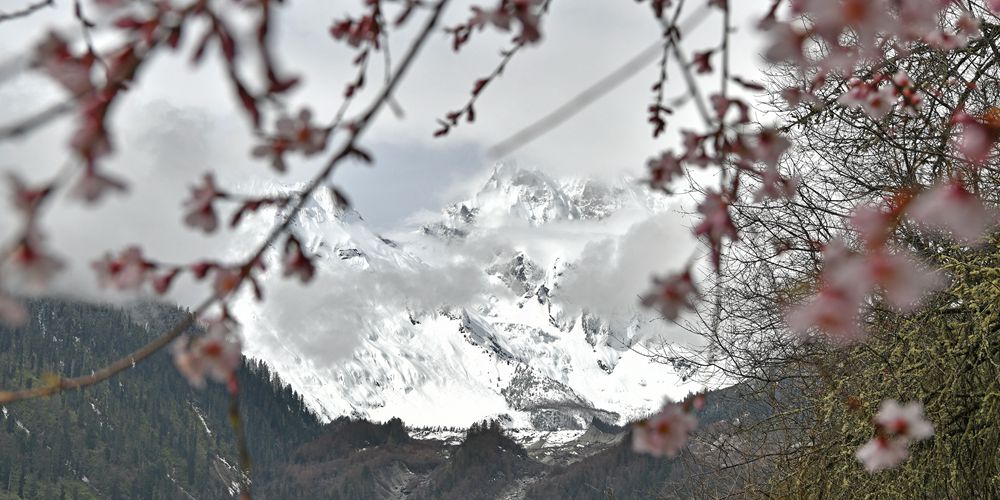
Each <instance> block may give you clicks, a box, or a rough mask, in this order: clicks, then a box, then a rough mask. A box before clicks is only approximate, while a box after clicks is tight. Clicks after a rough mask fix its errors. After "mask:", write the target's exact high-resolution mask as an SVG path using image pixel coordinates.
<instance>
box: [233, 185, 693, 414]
mask: <svg viewBox="0 0 1000 500" xmlns="http://www.w3.org/2000/svg"><path fill="white" fill-rule="evenodd" d="M314 201H315V203H313V204H311V205H310V206H309V207H308V208H307V209H306V210H305V211H304V212H303V213H302V215H301V216H300V218H299V220H298V221H297V222H296V223H297V224H298V226H299V229H301V230H302V231H301V232H302V234H304V235H314V236H312V239H311V240H309V241H308V242H307V243H306V245H307V247H308V250H309V251H310V252H311V253H313V254H316V255H318V256H319V257H320V260H318V261H317V267H318V278H317V280H316V282H314V283H312V284H310V285H309V286H308V287H301V286H299V285H297V284H294V283H289V282H288V280H283V279H281V277H280V272H279V271H275V270H274V269H275V268H278V269H279V270H280V266H279V265H278V263H277V262H273V263H272V264H271V266H270V269H272V271H269V272H270V275H269V276H268V277H267V278H266V285H265V286H266V288H267V290H268V292H269V293H272V294H275V295H279V294H280V295H282V296H285V295H286V294H291V295H292V296H295V297H297V300H295V301H293V304H292V305H291V306H289V305H288V304H287V301H285V300H282V301H281V304H280V305H275V304H271V303H272V302H277V301H268V302H265V303H264V305H263V306H258V305H257V304H255V303H253V302H252V300H251V299H249V298H246V299H241V300H240V301H239V302H238V303H237V304H236V306H235V310H236V312H237V314H238V315H239V317H240V318H241V319H243V320H244V323H245V325H244V335H245V336H246V337H247V347H248V349H249V351H248V353H247V354H248V355H250V356H253V357H258V358H262V359H264V360H266V361H267V362H268V363H269V364H271V365H272V366H273V367H274V368H275V369H276V370H277V372H278V373H279V374H280V375H281V377H282V378H283V379H285V380H286V381H287V382H289V383H290V384H291V385H292V386H293V387H294V388H295V389H296V390H298V391H300V392H301V393H302V394H303V395H304V396H305V398H306V400H307V402H308V404H309V405H310V406H311V407H312V408H313V409H315V410H316V411H317V412H318V413H319V414H320V415H321V416H322V417H323V418H326V419H333V418H336V417H338V416H341V415H353V416H362V417H366V418H369V419H373V420H378V421H381V420H387V419H389V418H392V417H400V418H402V419H403V420H404V421H405V422H406V423H407V424H408V425H413V426H427V427H431V426H455V427H465V426H468V425H469V424H471V423H472V422H475V421H478V420H483V419H485V418H500V419H501V421H502V422H504V424H505V425H506V426H507V427H509V428H511V429H523V430H525V432H534V431H540V432H551V431H557V430H558V431H578V432H582V431H583V430H584V429H586V427H587V425H588V423H589V422H590V421H591V419H592V418H595V417H596V418H599V419H601V420H604V421H606V422H609V423H623V422H624V421H626V420H628V419H632V418H636V417H638V416H643V415H645V414H647V413H648V412H650V411H652V410H653V409H655V408H656V407H658V406H659V404H660V403H661V402H662V400H663V397H664V396H670V397H673V398H680V397H683V396H684V395H685V394H687V393H688V392H689V391H692V390H697V389H698V388H699V387H698V386H696V385H695V384H692V383H682V382H681V380H680V377H679V376H678V375H677V374H676V373H674V372H673V371H672V370H671V369H670V368H669V367H668V366H666V365H663V364H660V363H655V362H650V360H649V357H648V355H647V354H648V352H649V349H650V348H654V349H655V348H656V346H658V345H659V344H662V343H663V342H669V343H670V344H672V345H686V344H690V343H691V342H693V340H692V339H690V338H687V337H685V336H684V335H683V334H682V333H680V330H679V329H678V328H676V327H672V326H671V325H668V324H666V323H664V322H663V321H661V320H658V319H656V317H655V316H654V315H653V314H652V313H651V312H650V311H646V310H642V309H641V308H639V307H638V305H637V304H638V298H637V297H638V295H639V294H641V293H643V292H644V291H645V290H646V287H647V286H648V284H649V277H650V275H651V274H653V273H654V272H663V271H667V270H670V269H677V268H678V267H680V266H682V265H683V262H679V261H678V260H677V259H680V258H685V257H686V256H687V255H689V254H690V249H691V247H692V245H693V242H689V241H678V240H677V238H676V236H671V235H676V234H681V233H683V231H681V230H680V226H681V224H682V221H681V219H680V217H679V216H677V215H676V214H673V213H672V212H671V211H670V210H669V209H668V208H669V207H668V206H667V204H666V198H665V197H663V196H661V195H658V194H656V193H651V192H650V191H648V190H647V189H646V188H645V187H643V186H641V185H640V184H639V183H638V182H635V181H631V180H628V179H621V180H617V181H614V182H600V181H596V180H579V179H565V180H554V179H551V178H550V177H548V176H546V175H545V174H543V173H540V172H538V171H534V170H528V169H522V168H518V167H516V166H511V165H498V166H497V167H495V168H494V170H493V171H492V175H491V176H490V177H489V179H488V180H487V181H486V182H485V183H484V184H483V185H482V188H481V189H480V190H479V191H477V192H475V193H472V195H471V197H470V198H469V199H467V200H465V201H461V202H458V203H455V204H453V205H451V206H449V207H447V208H445V209H444V210H443V211H442V212H441V214H439V215H438V216H435V217H434V218H431V219H430V220H424V221H420V222H419V223H417V224H416V225H415V226H414V227H409V228H405V229H403V230H400V231H396V232H393V233H391V234H387V235H382V234H378V233H376V232H375V231H374V230H372V229H371V228H370V227H369V226H368V225H367V223H366V222H365V220H364V218H363V217H362V215H361V214H358V213H357V212H354V211H353V210H350V209H347V210H344V209H339V208H337V207H335V206H334V204H333V202H332V200H331V199H330V197H329V195H328V194H327V193H323V194H321V195H319V196H317V197H316V199H315V200H314ZM266 230H267V226H266V225H262V227H261V228H259V231H260V232H263V231H266ZM651 266H652V267H651ZM258 307H263V308H264V310H263V311H262V312H260V313H259V314H256V313H255V312H254V311H255V310H256V309H257V308H258ZM345 353H347V354H345Z"/></svg>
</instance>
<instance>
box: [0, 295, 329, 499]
mask: <svg viewBox="0 0 1000 500" xmlns="http://www.w3.org/2000/svg"><path fill="white" fill-rule="evenodd" d="M28 305H29V308H30V319H29V321H28V322H26V323H25V324H24V325H22V326H21V327H19V328H13V329H12V328H7V327H4V326H2V323H0V387H2V388H4V389H8V388H24V387H32V386H34V385H38V384H43V383H45V378H46V376H47V375H46V374H53V373H58V374H61V375H63V376H77V375H80V374H85V373H87V372H88V371H90V370H92V369H94V368H96V367H100V366H102V365H104V364H106V363H107V362H109V361H110V360H113V359H115V358H117V357H120V356H122V355H124V354H126V353H128V352H130V351H131V350H132V349H134V348H136V347H138V346H140V345H142V344H143V343H145V342H147V341H148V340H149V339H150V338H151V336H152V334H153V333H155V332H157V331H159V329H161V328H163V327H165V326H167V325H170V324H172V323H174V322H175V321H176V320H177V319H178V318H179V317H180V316H181V315H183V314H186V312H185V311H182V310H179V309H176V308H171V307H167V306H160V305H142V306H135V307H128V308H119V307H110V306H93V305H85V304H80V303H74V302H68V301H62V300H54V299H45V300H34V301H30V302H29V303H28ZM239 376H240V380H241V389H242V394H241V398H240V400H241V404H242V415H243V420H244V423H245V425H246V429H247V435H248V440H249V443H248V446H249V448H250V451H251V454H252V456H253V460H254V470H255V472H256V473H257V476H258V478H257V479H258V480H260V479H264V478H266V475H267V472H266V471H267V469H268V466H269V464H271V463H273V462H274V461H276V460H283V459H285V458H286V455H285V454H286V453H287V452H288V451H289V450H290V449H291V448H292V447H294V446H295V444H296V443H298V442H300V441H302V440H304V439H307V438H309V437H311V436H313V435H314V433H315V432H316V431H317V430H318V429H319V427H320V426H319V423H318V422H317V420H316V418H315V417H314V416H313V415H312V414H311V413H309V412H308V411H307V410H306V408H305V406H304V404H303V401H302V398H301V397H300V396H299V395H298V394H296V393H294V392H293V391H292V390H291V389H290V388H289V387H287V386H285V385H284V384H283V383H282V382H281V381H280V380H279V379H278V378H277V377H276V376H274V375H273V374H272V373H271V372H270V371H269V370H268V368H267V367H266V366H264V365H263V364H260V363H257V362H255V361H249V362H245V364H244V366H243V367H242V369H241V370H240V371H239ZM228 405H229V397H228V395H227V394H226V392H225V389H224V388H222V387H221V386H210V387H208V388H207V389H205V390H202V391H198V390H194V389H191V388H190V386H189V385H188V384H187V382H186V381H184V380H183V379H182V377H181V376H180V374H179V373H178V372H177V370H176V369H175V368H174V366H173V363H172V361H171V359H170V358H169V354H168V353H167V352H160V353H157V354H155V355H154V356H153V357H152V358H150V359H149V360H147V361H146V362H144V363H142V364H140V365H139V366H137V367H136V368H135V369H133V370H130V371H128V372H125V373H124V374H122V375H120V376H118V377H116V378H114V379H112V380H111V381H110V383H107V384H99V385H97V386H94V387H90V388H87V389H84V390H82V391H71V392H63V393H61V394H59V395H56V396H53V397H50V398H44V399H40V400H33V401H25V402H19V403H15V404H10V405H7V406H5V407H4V408H3V410H2V415H0V423H2V426H0V499H11V498H15V499H17V498H23V499H29V500H33V499H59V500H62V499H87V498H108V499H133V498H150V499H159V498H189V497H194V498H223V497H228V496H229V490H230V489H231V488H234V487H235V486H234V480H235V478H236V474H238V472H237V465H236V464H237V460H236V459H235V457H236V447H235V444H234V439H233V433H232V430H231V429H230V426H229V423H228V417H227V411H228Z"/></svg>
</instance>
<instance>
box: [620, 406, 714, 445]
mask: <svg viewBox="0 0 1000 500" xmlns="http://www.w3.org/2000/svg"><path fill="white" fill-rule="evenodd" d="M697 426H698V420H697V419H696V418H695V417H694V415H692V414H691V413H689V412H687V411H686V410H685V408H684V406H683V405H681V404H678V403H674V402H671V401H669V400H668V401H667V402H666V403H665V404H664V405H663V408H661V409H660V411H659V412H658V413H656V414H655V415H653V416H651V417H649V418H648V419H646V420H642V421H640V422H637V423H636V424H635V425H633V426H632V451H635V452H636V453H647V454H650V455H653V456H654V457H662V456H668V457H674V456H677V454H678V453H679V452H680V451H681V449H683V448H684V445H685V444H687V440H688V435H689V434H691V432H693V431H694V430H695V428H696V427H697Z"/></svg>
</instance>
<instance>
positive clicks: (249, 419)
mask: <svg viewBox="0 0 1000 500" xmlns="http://www.w3.org/2000/svg"><path fill="white" fill-rule="evenodd" d="M29 306H30V310H31V318H30V320H29V321H28V322H27V323H25V324H24V325H23V326H22V327H20V328H16V329H11V328H0V387H3V388H21V387H32V386H36V385H38V384H43V383H46V378H47V377H50V376H52V375H51V374H54V373H59V374H61V375H63V376H77V375H80V374H82V373H86V372H87V371H89V370H90V369H92V367H97V366H101V365H103V364H106V363H107V362H108V361H110V360H112V359H115V358H117V357H120V356H121V355H123V354H124V353H127V352H130V351H131V350H132V349H134V348H135V347H136V346H138V345H141V344H142V343H143V342H145V341H146V340H148V339H149V338H150V336H151V332H157V331H160V330H162V329H164V328H166V327H168V326H169V325H170V324H172V323H174V322H176V320H177V319H178V318H180V317H181V315H183V314H187V313H186V312H185V311H183V310H179V309H176V308H172V307H167V306H162V305H153V304H143V305H137V306H130V307H126V308H122V307H112V306H94V305H86V304H80V303H74V302H69V301H63V300H54V299H45V300H35V301H31V302H29ZM239 377H240V381H241V391H242V392H241V397H240V399H241V405H242V408H241V415H242V419H243V421H244V423H245V425H246V432H247V437H248V446H249V449H250V452H251V456H252V459H253V478H252V484H253V492H254V497H256V498H268V499H289V500H292V499H320V498H329V499H359V500H365V499H380V498H428V499H451V498H483V499H486V498H593V499H603V498H607V496H608V495H614V497H615V498H648V497H650V496H651V495H653V496H655V495H662V494H668V495H671V496H678V495H679V496H687V497H693V496H697V494H698V493H701V492H704V491H705V490H704V488H706V487H708V488H715V489H718V488H719V487H721V486H728V485H730V484H732V480H731V479H732V478H731V477H728V476H727V477H723V476H717V475H715V476H712V475H706V474H704V472H706V470H707V469H708V468H709V467H712V466H714V465H716V464H718V463H719V461H720V460H721V458H720V455H719V450H717V449H716V447H715V445H714V442H715V441H716V440H717V439H718V438H719V436H724V435H727V434H729V433H730V432H731V429H730V426H731V422H734V421H736V419H737V418H743V419H747V418H755V417H756V416H758V415H759V414H760V411H761V409H760V408H757V407H756V406H754V405H753V404H751V403H748V402H747V400H746V398H745V397H744V396H745V394H744V393H743V392H742V390H741V389H740V388H738V387H737V388H730V389H725V390H722V391H716V392H712V393H709V394H708V396H707V398H706V401H707V402H706V406H705V408H704V409H703V410H702V411H701V413H700V419H701V424H702V429H703V430H702V431H699V432H698V433H697V434H696V436H695V439H694V444H693V445H692V446H691V448H690V450H688V451H685V452H684V453H683V454H682V456H681V457H679V458H677V459H657V458H652V457H648V456H642V455H636V454H634V453H633V452H632V451H631V450H630V444H629V443H630V441H629V437H628V435H627V429H626V428H623V427H618V426H614V425H609V424H605V423H604V422H601V421H599V420H596V419H595V421H594V422H592V423H591V429H590V430H589V431H588V432H587V434H584V435H583V436H580V437H579V438H578V439H577V440H576V441H573V442H569V443H566V445H565V446H564V447H563V448H560V449H557V451H555V452H556V453H560V454H563V455H565V456H562V457H560V459H559V460H556V461H555V462H558V463H561V464H563V465H553V463H547V462H545V461H543V460H542V459H541V456H540V455H539V453H542V451H543V450H534V453H535V454H532V453H531V452H529V451H527V450H526V449H525V447H524V446H522V444H520V443H518V442H516V441H514V440H513V439H511V438H510V437H509V436H508V435H507V434H506V432H505V431H504V429H502V428H501V426H500V425H499V424H498V423H497V422H484V423H482V424H477V425H475V426H473V427H472V428H470V429H469V430H468V431H467V432H466V434H465V436H464V439H462V440H461V442H460V443H457V444H450V443H448V442H445V441H440V440H434V439H428V440H419V439H414V438H412V437H411V436H410V434H409V432H408V431H407V428H406V427H405V425H404V423H403V422H402V421H401V420H399V419H392V420H390V421H388V422H386V423H382V424H378V423H372V422H369V421H366V420H363V419H353V418H347V417H341V418H338V419H336V420H334V421H333V422H330V423H328V424H326V425H321V424H320V423H319V422H318V420H317V418H316V417H315V416H314V415H313V414H312V413H310V412H309V410H308V409H307V407H306V405H305V403H304V402H303V399H302V397H301V396H300V395H299V394H297V393H295V392H294V391H292V390H291V389H290V388H289V387H288V386H286V385H285V384H283V383H282V381H281V380H280V379H278V377H277V376H275V375H274V374H273V373H271V372H270V370H269V369H268V367H267V366H266V365H263V364H261V363H259V362H256V361H245V362H244V366H243V367H242V368H241V369H240V371H239ZM228 405H229V397H228V394H227V393H226V391H225V389H224V388H223V387H222V386H219V385H209V387H208V388H206V389H205V390H200V391H199V390H195V389H192V388H190V386H189V384H188V383H187V382H186V381H185V380H183V379H182V377H181V376H180V375H179V373H178V372H177V370H176V369H175V368H174V366H173V363H172V360H171V359H170V358H169V354H167V353H166V352H161V353H158V354H156V355H155V356H153V357H152V358H150V359H149V360H148V361H147V362H145V363H143V364H140V365H139V366H137V367H136V368H135V369H134V370H130V371H128V372H125V373H123V374H122V375H120V376H118V377H117V378H115V379H112V380H111V382H110V383H108V384H100V385H97V386H94V387H90V388H87V389H84V390H82V391H70V392H64V393H61V394H59V395H56V396H53V397H50V398H43V399H38V400H32V401H26V402H20V403H15V404H10V405H7V406H5V407H4V408H3V410H2V416H0V422H2V426H0V500H9V499H17V500H21V499H25V500H35V499H46V500H47V499H58V500H63V499H70V500H72V499H92V498H93V499H96V498H101V499H167V498H169V499H173V498H184V499H189V498H199V499H204V498H208V499H214V498H230V497H232V496H234V495H235V493H236V492H237V488H238V484H237V482H236V481H237V479H238V476H237V475H238V474H239V472H238V466H237V463H238V460H237V459H236V456H237V452H236V450H237V448H236V444H235V440H234V438H233V433H232V430H231V428H230V425H229V422H228V416H227V412H228ZM597 434H600V437H599V438H598V439H596V440H595V439H594V436H595V435H597ZM551 450H553V449H550V451H549V452H550V453H551V452H552V451H551ZM547 458H552V457H551V456H549V457H547ZM693 472H697V473H699V474H698V475H697V477H698V478H699V481H697V482H692V481H691V480H690V479H689V476H691V475H692V473H693ZM706 478H708V479H707V480H706ZM721 479H725V481H720V480H721ZM706 485H707V486H706Z"/></svg>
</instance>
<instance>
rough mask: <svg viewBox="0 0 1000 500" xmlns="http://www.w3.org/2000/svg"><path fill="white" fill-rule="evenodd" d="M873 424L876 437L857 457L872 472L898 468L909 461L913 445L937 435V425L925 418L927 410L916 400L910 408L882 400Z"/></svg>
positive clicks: (859, 451)
mask: <svg viewBox="0 0 1000 500" xmlns="http://www.w3.org/2000/svg"><path fill="white" fill-rule="evenodd" d="M873 422H874V423H875V426H876V428H877V434H876V436H875V437H874V438H872V439H871V440H870V441H868V442H867V443H865V445H863V446H862V447H860V448H858V451H857V452H855V454H854V456H855V457H856V458H857V459H858V461H859V462H861V463H862V464H863V465H864V467H865V470H867V471H868V472H873V473H874V472H878V471H880V470H883V469H891V468H894V467H897V466H898V465H899V464H901V463H903V462H904V461H905V460H906V459H907V458H909V456H910V451H909V446H910V443H913V442H915V441H922V440H924V439H927V438H929V437H931V436H933V435H934V425H932V424H931V423H930V421H928V420H927V419H926V418H924V407H923V405H922V404H920V403H919V402H916V401H913V402H910V403H907V404H906V406H901V405H900V404H899V402H898V401H896V400H893V399H887V400H885V401H882V404H881V405H879V411H878V413H877V414H875V418H874V419H873Z"/></svg>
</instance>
